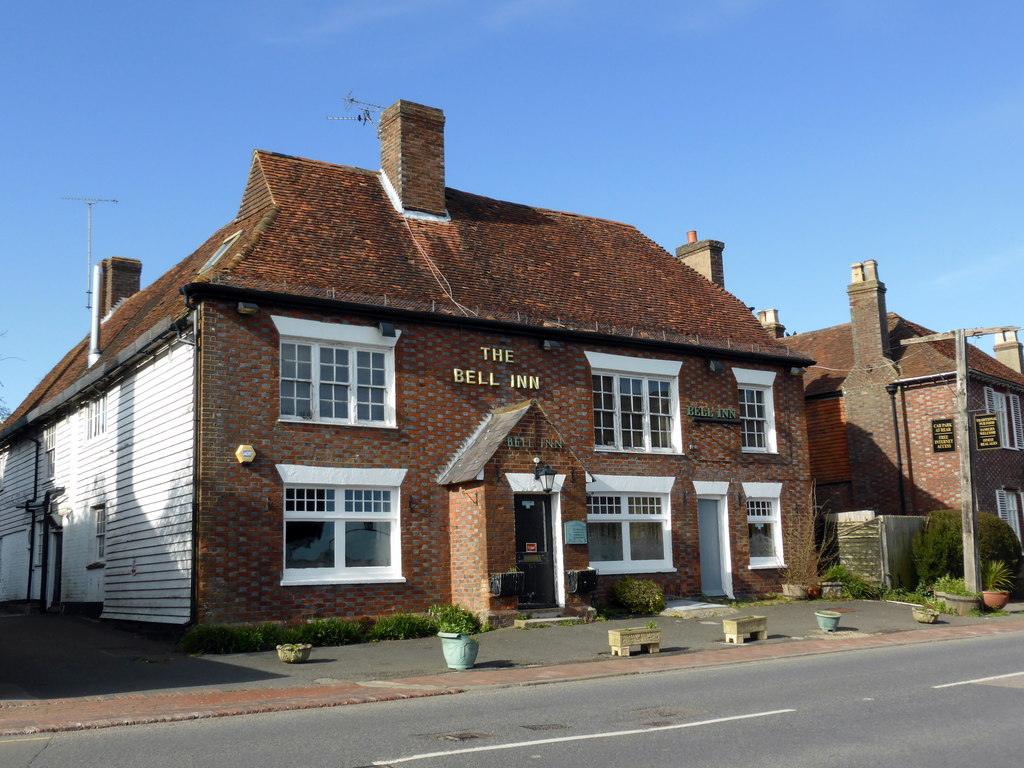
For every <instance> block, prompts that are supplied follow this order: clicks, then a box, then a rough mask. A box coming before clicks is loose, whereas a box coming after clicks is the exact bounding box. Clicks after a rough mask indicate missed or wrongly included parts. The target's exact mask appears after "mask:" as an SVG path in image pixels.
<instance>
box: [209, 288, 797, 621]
mask: <svg viewBox="0 0 1024 768" xmlns="http://www.w3.org/2000/svg"><path fill="white" fill-rule="evenodd" d="M272 314H282V315H289V316H292V317H299V318H304V319H309V320H318V321H327V322H342V323H351V324H356V325H368V326H371V327H372V326H375V325H376V322H375V321H374V320H368V319H366V318H359V317H354V316H344V315H340V314H330V313H324V312H317V311H314V310H312V309H307V310H296V309H288V310H284V309H274V308H272V307H270V306H266V305H263V306H261V310H260V312H259V313H258V314H256V315H251V316H243V315H238V314H237V313H236V312H235V302H221V303H218V302H214V301H207V302H205V303H204V305H203V311H202V329H201V343H202V349H201V370H200V379H201V385H200V386H201V395H200V397H201V407H200V414H199V418H200V422H201V432H200V434H201V444H200V448H199V453H200V456H199V472H200V489H199V495H198V548H199V553H198V586H197V590H198V610H199V619H200V621H201V622H204V623H222V622H245V621H275V620H287V619H300V618H308V617H312V616H316V615H338V616H346V617H359V616H364V615H377V614H382V613H388V612H394V611H425V610H426V609H427V608H428V607H429V606H430V605H432V604H435V603H443V602H450V601H452V600H456V601H458V602H464V603H465V604H466V605H467V607H473V608H474V609H479V610H487V609H491V610H495V609H501V608H505V609H508V600H509V599H508V598H500V599H497V598H491V597H490V596H489V594H488V591H487V576H488V574H489V573H492V572H498V571H503V570H507V569H508V567H509V565H510V564H511V563H512V562H514V558H515V553H514V541H515V539H514V535H512V534H513V529H514V519H513V509H512V492H511V490H510V488H509V487H508V485H507V483H506V481H505V473H508V472H532V470H533V466H534V464H533V458H534V457H535V456H536V455H537V453H538V452H537V451H536V450H535V449H530V450H525V449H524V450H513V449H502V450H500V451H498V452H497V453H496V454H495V455H494V457H493V458H492V460H491V461H490V462H489V463H488V465H487V467H486V469H485V476H484V480H483V481H479V482H477V481H474V482H473V483H468V484H466V485H465V486H464V487H463V488H461V489H460V488H448V487H441V486H439V485H438V484H437V482H436V480H437V477H438V476H439V474H440V473H441V471H442V470H443V469H444V468H445V467H446V466H447V465H448V463H449V462H450V461H451V460H452V458H453V456H454V455H455V453H456V451H457V450H458V449H459V448H460V447H461V446H463V445H464V444H465V442H466V440H467V439H468V438H470V437H471V436H472V435H473V434H474V433H475V431H476V430H477V428H478V427H479V425H480V424H481V423H482V422H483V420H484V419H485V418H486V416H487V415H488V414H489V413H490V412H491V411H492V410H494V409H496V408H501V407H505V406H508V405H512V404H516V403H521V402H523V401H524V400H529V399H531V398H536V400H537V401H538V402H539V403H540V405H541V406H542V407H543V409H544V411H545V412H546V413H547V414H548V416H549V417H550V419H551V421H552V422H553V425H548V424H547V421H546V419H543V418H542V417H540V416H539V415H538V413H537V412H536V411H534V412H532V413H531V414H530V415H529V416H527V417H524V420H523V421H522V422H520V424H519V426H518V428H517V430H516V432H515V433H514V434H515V435H520V434H522V435H546V434H551V432H552V430H556V431H557V434H558V435H559V437H560V439H561V440H562V441H563V443H564V446H565V447H566V449H563V450H550V451H547V452H543V453H542V454H541V458H542V460H544V461H546V462H548V463H549V464H551V466H552V468H553V469H554V470H555V471H556V472H558V473H559V474H564V475H566V482H565V487H564V488H563V491H562V493H561V494H560V496H559V499H558V503H559V506H560V510H561V516H560V519H559V520H558V521H557V524H559V525H560V524H561V523H564V522H565V521H567V520H585V519H586V485H585V483H586V480H585V476H586V475H585V471H584V465H585V468H586V470H589V471H590V472H593V473H596V474H613V475H650V476H673V477H676V478H677V479H676V482H675V485H674V488H673V491H672V495H671V501H670V503H671V508H672V548H673V551H672V555H673V562H674V565H675V567H676V569H677V571H676V572H675V573H671V574H659V575H657V576H656V578H657V580H659V581H661V582H662V583H663V584H664V585H665V588H666V592H668V593H669V594H674V595H688V596H697V595H699V593H700V558H699V544H698V536H697V499H696V495H695V493H694V490H693V481H694V480H724V481H728V482H729V483H730V484H731V485H730V500H729V519H730V538H731V541H730V547H731V560H732V567H733V571H734V586H735V589H736V592H737V593H738V594H742V595H753V594H765V593H767V592H771V591H776V590H777V589H778V584H779V574H778V572H777V571H776V570H768V571H764V570H758V571H751V570H749V569H748V568H747V565H746V563H747V562H748V557H749V551H748V546H747V529H746V518H745V510H744V508H743V505H742V500H741V498H740V495H739V491H740V486H739V485H738V484H739V483H741V482H781V483H782V484H783V498H782V510H783V514H784V516H785V518H786V522H784V525H788V524H790V522H789V520H790V518H792V519H793V520H794V521H795V520H796V519H797V517H799V518H800V519H803V515H804V512H803V510H804V509H806V506H807V498H808V494H809V480H808V472H807V443H806V432H805V426H804V416H803V413H804V411H803V390H802V382H801V380H800V377H799V376H791V375H790V374H789V373H788V369H783V368H781V367H780V368H776V369H775V370H777V371H778V376H777V377H776V383H775V407H776V429H777V433H778V447H779V450H778V453H777V454H773V455H761V454H741V452H740V434H739V428H738V427H737V426H730V425H722V424H695V423H693V422H692V419H691V418H690V417H687V416H685V415H684V416H683V417H682V421H683V424H682V428H683V448H684V451H685V455H661V454H633V453H621V452H595V451H594V448H593V416H592V407H593V406H592V391H591V375H590V368H589V366H588V363H587V360H586V358H585V356H584V354H583V350H584V349H585V348H586V349H591V350H597V351H602V352H609V353H614V354H625V355H630V356H634V357H657V358H663V359H664V358H673V359H681V360H682V370H681V373H680V404H681V407H682V410H683V412H684V414H685V409H686V406H688V405H698V406H707V407H711V408H735V407H736V398H737V394H736V391H737V390H736V381H735V377H734V376H733V375H732V374H731V371H730V370H729V366H730V365H733V364H735V365H738V366H739V367H744V368H762V369H765V370H771V367H770V366H764V365H759V364H755V363H751V362H746V361H744V362H737V363H732V362H730V361H728V360H727V361H725V365H726V369H725V370H724V371H720V372H718V373H713V372H711V371H710V370H709V369H708V367H707V365H706V360H705V357H704V356H685V355H679V354H669V353H665V352H663V351H660V350H659V351H657V353H655V352H651V351H647V350H643V349H638V348H629V347H599V346H598V345H587V346H586V347H584V346H583V345H577V344H573V343H571V342H566V343H564V344H563V346H561V347H559V348H556V349H552V350H543V349H541V345H540V339H539V338H528V337H525V336H516V335H513V334H510V333H504V332H501V331H495V332H486V331H482V330H477V329H470V328H455V327H446V326H440V325H439V326H431V325H425V324H416V323H414V322H401V321H399V322H396V325H397V326H398V328H400V329H401V331H402V335H401V338H400V339H399V341H398V344H397V346H396V351H395V361H396V371H397V381H396V387H397V404H398V409H397V411H398V423H397V426H396V428H391V429H384V428H368V427H348V426H339V425H331V424H317V423H294V422H283V421H280V420H279V419H278V378H277V377H278V335H277V331H276V329H275V327H274V325H273V322H272V320H271V315H272ZM481 347H495V348H501V349H510V350H513V352H514V361H513V362H511V363H501V362H495V361H493V360H484V359H483V356H482V352H481ZM453 368H460V369H467V370H480V371H484V372H485V373H490V372H493V373H494V374H495V380H496V382H497V383H498V385H497V386H491V385H490V384H489V383H487V384H484V385H476V384H460V383H455V382H454V381H453V376H452V369H453ZM510 374H518V375H531V376H537V377H539V381H540V386H539V389H526V388H522V387H520V388H515V387H511V386H509V382H508V376H509V375H510ZM481 378H482V379H483V380H484V381H487V382H489V378H488V377H487V376H486V375H485V376H483V377H481ZM244 443H248V444H251V445H253V446H254V447H255V449H256V452H257V458H256V460H255V461H254V462H253V463H252V464H251V465H241V464H238V463H237V461H236V459H235V457H234V451H235V448H236V447H237V446H238V445H239V444H244ZM568 448H571V451H570V450H568ZM573 452H574V453H575V455H576V457H578V459H579V460H577V458H574V456H573ZM277 464H303V465H315V466H332V467H386V468H405V469H407V470H408V472H407V474H406V477H405V480H404V482H403V485H402V489H401V518H400V520H401V536H402V539H401V543H402V573H403V576H404V579H405V581H404V583H398V584H358V585H353V584H344V585H316V586H312V585H305V586H281V585H280V580H281V572H282V546H283V521H282V514H283V513H282V506H283V498H282V497H283V490H282V487H281V482H280V477H279V475H278V473H277V471H276V469H275V465H277ZM463 491H464V492H465V493H463ZM795 513H799V514H798V515H797V516H794V515H795ZM559 556H560V558H561V564H562V567H563V568H572V569H575V568H583V567H586V565H587V562H588V558H587V553H586V547H585V546H581V545H568V546H564V547H563V549H562V552H560V553H559ZM612 578H614V577H605V578H601V579H600V583H601V584H600V587H601V590H602V593H601V594H603V593H604V592H605V591H606V590H607V587H608V584H609V583H610V579H612ZM590 599H591V598H590V597H589V596H583V597H577V596H569V597H568V600H567V603H568V604H567V607H568V608H570V609H571V608H573V607H579V606H582V605H585V604H586V603H587V602H589V600H590ZM502 601H504V602H502Z"/></svg>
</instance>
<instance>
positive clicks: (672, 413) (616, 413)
mask: <svg viewBox="0 0 1024 768" xmlns="http://www.w3.org/2000/svg"><path fill="white" fill-rule="evenodd" d="M584 354H585V355H586V357H587V361H588V362H589V363H590V371H591V374H592V379H591V382H592V383H591V391H592V392H593V391H594V389H593V377H598V376H605V377H611V378H612V379H613V381H614V392H613V393H612V396H613V398H614V408H613V409H609V410H602V411H601V412H603V413H611V414H612V415H613V416H612V418H613V424H612V426H611V427H610V429H611V430H613V431H614V441H615V442H614V445H609V444H598V442H597V432H598V429H599V428H601V427H599V425H598V422H597V415H598V412H599V409H598V408H597V407H596V404H595V405H594V407H593V408H592V413H593V417H594V432H593V435H594V450H595V451H621V452H623V453H668V454H679V453H682V444H683V439H682V429H681V426H680V418H679V370H680V368H681V367H682V362H680V361H678V360H655V359H650V358H645V357H628V356H626V355H611V354H607V353H605V352H584ZM624 379H638V380H640V381H642V382H643V385H644V392H643V394H642V398H643V405H642V407H643V413H642V422H643V424H642V429H643V445H642V446H640V447H637V446H629V447H624V446H623V439H622V399H621V384H622V381H623V380H624ZM650 382H657V383H664V384H668V400H669V402H668V411H669V412H668V414H660V415H666V416H667V417H668V418H669V419H670V420H671V424H670V426H669V429H668V443H669V445H668V446H666V447H654V446H653V444H652V429H651V412H650V410H651V409H650V405H651V400H650V397H648V393H649V385H650ZM605 428H607V427H605Z"/></svg>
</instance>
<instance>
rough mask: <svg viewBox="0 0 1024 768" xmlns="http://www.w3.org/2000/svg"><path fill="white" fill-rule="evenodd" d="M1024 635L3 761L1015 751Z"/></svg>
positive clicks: (79, 765) (166, 731)
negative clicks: (1021, 636)
mask: <svg viewBox="0 0 1024 768" xmlns="http://www.w3.org/2000/svg"><path fill="white" fill-rule="evenodd" d="M1022 713H1024V644H1022V643H1021V642H1020V636H1019V635H1007V636H997V637H988V638H969V639H964V640H956V641H948V642H943V643H935V644H925V645H916V646H913V647H898V648H879V649H871V650H864V651H850V652H845V653H835V654H828V655H823V656H813V657H796V658H789V659H779V660H773V661H766V662H761V663H756V664H745V665H738V666H727V667H715V668H704V669H692V670H683V671H675V672H667V673H659V674H649V675H640V676H634V677H625V678H614V679H605V680H598V681H584V682H572V683H562V684H556V685H548V686H542V687H528V688H508V689H500V690H488V691H476V692H470V693H467V694H464V695H462V696H456V697H450V696H449V697H438V698H428V699H418V700H413V701H406V702H391V703H382V704H371V705H365V706H359V707H343V708H334V709H324V710H306V711H301V712H285V713H273V714H264V715H254V716H246V717H237V718H226V719H216V720H200V721H194V722H184V723H176V724H169V725H157V726H138V727H134V728H117V729H105V730H100V731H89V732H73V733H62V734H56V735H53V736H45V737H37V738H25V739H18V738H11V739H8V740H6V741H4V742H2V743H0V765H2V766H4V768H22V767H23V766H24V767H26V768H27V766H32V768H47V767H52V768H64V767H67V768H70V767H71V766H74V768H92V767H93V766H96V767H97V768H99V767H100V766H102V767H103V768H116V766H131V767H132V768H149V767H150V766H152V767H153V768H164V767H165V766H167V767H168V768H170V767H171V766H174V767H175V768H179V767H180V766H219V767H220V766H247V768H263V766H267V767H268V768H269V766H274V768H279V767H280V766H282V765H286V766H299V767H301V768H314V767H317V766H324V767H325V768H326V767H329V768H355V767H356V766H369V765H392V766H417V767H422V768H448V767H449V766H494V765H501V766H503V768H504V767H506V766H507V767H508V768H517V767H518V766H547V765H550V766H559V767H560V768H583V766H588V767H589V766H651V767H652V768H663V767H664V768H668V767H669V766H671V767H672V768H679V766H686V767H687V768H691V767H692V768H702V767H703V766H760V765H781V766H787V768H804V767H805V766H806V767H808V768H809V767H810V766H814V767H815V768H820V767H821V766H825V765H827V766H858V768H864V767H865V766H886V768H889V767H890V766H899V768H915V767H916V766H928V768H936V767H939V768H941V767H943V766H956V767H957V768H961V767H962V766H965V765H968V766H969V765H986V766H1016V765H1019V764H1020V752H1021V748H1022V747H1024V729H1022V728H1021V714H1022Z"/></svg>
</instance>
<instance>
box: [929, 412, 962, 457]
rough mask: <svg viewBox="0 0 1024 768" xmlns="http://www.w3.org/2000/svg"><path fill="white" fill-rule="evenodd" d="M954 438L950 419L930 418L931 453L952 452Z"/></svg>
mask: <svg viewBox="0 0 1024 768" xmlns="http://www.w3.org/2000/svg"><path fill="white" fill-rule="evenodd" d="M955 450H956V438H955V436H954V432H953V420H952V419H932V453H952V452H953V451H955Z"/></svg>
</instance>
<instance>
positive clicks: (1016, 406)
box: [1007, 395, 1024, 449]
mask: <svg viewBox="0 0 1024 768" xmlns="http://www.w3.org/2000/svg"><path fill="white" fill-rule="evenodd" d="M1007 399H1009V401H1010V424H1011V430H1010V431H1011V432H1013V447H1014V448H1018V449H1020V448H1024V418H1022V417H1021V411H1020V396H1019V395H1007Z"/></svg>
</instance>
